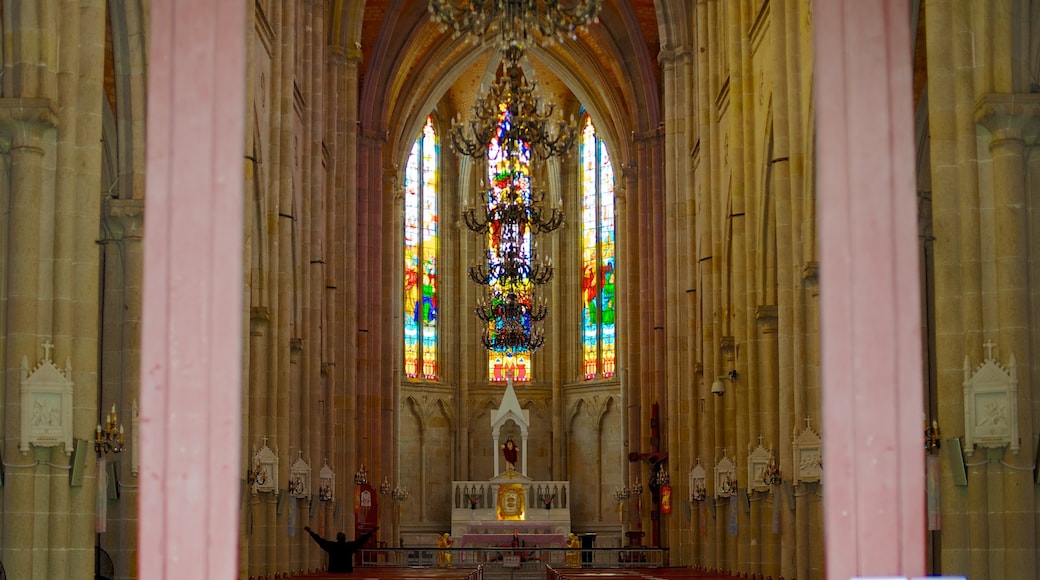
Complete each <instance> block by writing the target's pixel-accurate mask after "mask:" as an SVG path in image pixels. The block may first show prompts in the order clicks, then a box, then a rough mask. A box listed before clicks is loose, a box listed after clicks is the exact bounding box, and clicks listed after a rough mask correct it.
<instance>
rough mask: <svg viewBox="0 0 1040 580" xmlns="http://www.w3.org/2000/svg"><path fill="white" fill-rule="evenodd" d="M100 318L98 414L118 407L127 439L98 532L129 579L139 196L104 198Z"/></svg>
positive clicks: (133, 528) (134, 498) (134, 494)
mask: <svg viewBox="0 0 1040 580" xmlns="http://www.w3.org/2000/svg"><path fill="white" fill-rule="evenodd" d="M105 209H106V210H107V212H106V216H105V217H104V218H103V219H104V221H105V223H106V225H107V227H106V228H105V231H106V232H107V235H106V237H105V245H104V250H103V251H104V252H105V260H104V264H105V268H104V272H103V273H102V275H103V276H104V277H105V284H104V286H103V287H104V288H105V295H103V296H101V300H102V301H104V311H105V312H107V313H108V315H107V316H105V317H104V320H103V321H102V323H103V328H102V341H101V349H102V352H101V361H102V362H101V369H100V371H101V373H102V377H101V384H102V395H103V396H102V397H101V398H100V401H101V407H100V410H99V411H100V416H101V417H104V414H105V413H106V412H107V410H108V409H110V408H111V406H112V405H113V404H117V405H118V416H119V419H120V423H122V424H123V426H124V428H125V429H126V434H127V442H126V448H125V449H124V450H123V452H122V453H121V454H120V455H118V456H116V457H114V458H111V459H114V460H118V461H119V463H118V465H119V472H118V474H119V482H120V493H121V495H120V499H119V502H118V503H116V504H114V505H113V506H112V508H111V509H110V511H109V520H110V524H109V528H108V533H106V534H105V535H103V536H102V538H101V546H102V547H103V548H105V549H106V550H107V551H108V552H109V555H111V556H112V560H113V562H114V563H115V565H116V573H117V575H119V576H122V577H127V578H129V577H133V575H134V570H133V566H132V563H133V562H134V561H135V560H136V557H137V513H138V500H139V496H138V489H139V488H138V482H137V473H138V471H137V465H136V461H137V459H139V457H140V456H139V453H138V450H139V447H140V438H139V435H140V434H139V432H138V431H132V430H131V419H132V417H133V411H134V410H133V408H132V404H133V403H134V402H136V401H138V400H140V384H141V373H140V369H141V333H140V329H141V322H142V321H141V314H142V313H141V305H142V300H143V295H142V291H141V286H142V281H143V270H142V268H143V266H144V248H143V245H142V240H143V236H144V202H143V201H142V200H140V199H111V200H108V201H107V202H106V208H105Z"/></svg>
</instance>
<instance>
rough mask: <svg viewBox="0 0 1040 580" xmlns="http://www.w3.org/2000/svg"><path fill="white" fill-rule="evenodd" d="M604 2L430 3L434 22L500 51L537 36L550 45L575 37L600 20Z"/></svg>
mask: <svg viewBox="0 0 1040 580" xmlns="http://www.w3.org/2000/svg"><path fill="white" fill-rule="evenodd" d="M566 4H569V6H566ZM601 4H602V1H601V0H570V1H569V2H567V1H561V0H430V4H429V9H430V19H431V20H433V21H434V22H437V23H440V25H441V27H442V29H443V30H447V29H448V28H451V29H452V34H453V35H454V36H455V37H456V38H458V37H459V36H461V35H463V34H465V35H467V36H469V37H471V38H474V39H479V40H480V42H494V43H496V44H497V45H498V46H499V48H502V49H505V48H508V47H510V46H519V47H524V46H526V45H527V43H528V42H529V41H530V39H531V36H532V35H533V34H537V35H538V36H540V37H541V40H542V41H543V42H544V43H546V44H551V43H554V42H557V41H561V42H562V41H563V40H564V39H565V38H572V39H573V38H575V37H576V36H577V31H578V30H581V29H583V28H585V27H587V26H588V25H589V24H593V23H595V22H598V21H599V10H600V5H601Z"/></svg>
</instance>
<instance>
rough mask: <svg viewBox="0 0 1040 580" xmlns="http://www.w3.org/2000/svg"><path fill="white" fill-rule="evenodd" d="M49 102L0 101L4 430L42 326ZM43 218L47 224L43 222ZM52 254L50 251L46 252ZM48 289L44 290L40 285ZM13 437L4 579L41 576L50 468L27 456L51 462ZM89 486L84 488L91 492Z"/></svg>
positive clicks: (12, 427)
mask: <svg viewBox="0 0 1040 580" xmlns="http://www.w3.org/2000/svg"><path fill="white" fill-rule="evenodd" d="M52 106H53V105H52V104H51V102H50V101H48V100H45V99H2V100H0V142H2V144H3V147H4V149H5V150H6V151H7V156H8V158H9V160H10V168H9V170H8V173H7V175H6V176H5V177H8V179H7V180H6V182H5V183H3V184H2V185H0V187H4V188H5V189H6V190H7V194H8V196H7V199H8V201H9V206H8V208H5V213H7V219H8V223H7V224H6V230H7V239H6V240H5V241H4V245H5V248H6V251H7V255H6V257H5V260H4V261H5V262H6V264H7V271H6V272H5V275H6V279H5V280H4V281H3V283H4V285H5V286H6V305H5V310H4V317H5V318H6V325H7V334H6V348H5V349H4V352H3V356H4V359H5V366H4V368H5V369H6V379H5V381H4V383H5V385H6V387H5V393H4V414H5V418H4V421H5V424H6V425H7V426H8V429H7V431H8V432H9V433H17V432H18V429H17V426H18V425H20V424H21V416H20V414H21V409H22V404H23V403H24V402H23V401H22V400H21V395H20V389H19V384H20V370H19V364H20V362H21V361H22V359H23V358H27V359H28V360H29V361H30V363H31V364H33V365H35V364H36V363H37V362H38V361H39V359H40V355H41V354H43V353H42V352H41V348H40V344H41V343H42V342H43V339H44V338H47V336H46V335H43V336H41V332H42V333H48V332H50V325H49V324H48V325H47V326H44V325H43V322H44V316H43V314H42V313H41V310H46V308H44V307H43V306H42V305H41V304H40V292H41V287H40V278H41V268H42V265H41V258H42V255H41V254H42V249H41V244H40V240H41V238H42V237H44V236H45V235H46V234H50V236H48V237H49V239H53V238H52V236H53V226H49V227H45V226H44V224H45V220H44V219H43V213H44V212H43V209H42V207H41V205H42V200H43V199H44V198H45V197H47V196H45V194H44V181H43V178H44V141H45V138H44V134H45V132H47V131H48V130H49V129H51V128H52V127H54V125H55V123H56V121H57V117H56V115H55V112H54V110H53V109H52ZM46 223H50V222H49V220H47V221H46ZM48 258H49V259H51V260H52V259H53V256H48ZM47 292H48V294H49V293H50V289H47ZM18 446H19V441H18V438H17V437H11V438H9V439H7V440H6V441H5V445H4V462H5V463H7V464H8V467H7V468H6V474H5V475H6V477H5V479H4V486H3V490H2V491H3V498H4V501H3V505H4V517H3V552H2V557H0V559H2V561H3V562H4V567H5V569H6V570H7V571H8V573H9V574H10V575H11V576H12V577H20V578H41V577H44V576H46V575H47V573H48V572H47V570H48V568H47V555H48V550H47V549H40V548H41V546H42V547H49V546H50V542H49V541H48V540H47V534H48V517H47V511H48V508H49V506H48V504H47V499H48V494H47V493H46V489H47V487H46V485H45V483H46V481H47V479H48V478H47V475H49V471H50V468H49V467H45V468H43V469H40V468H38V467H35V466H34V461H39V460H41V459H42V461H44V462H45V463H48V462H50V461H51V453H50V450H49V449H46V448H39V449H35V450H34V451H33V452H31V453H30V454H29V455H28V456H26V455H23V454H21V453H19V452H18ZM92 490H93V487H92V486H89V485H88V486H86V487H85V491H86V492H87V493H91V492H92Z"/></svg>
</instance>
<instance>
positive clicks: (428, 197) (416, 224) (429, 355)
mask: <svg viewBox="0 0 1040 580" xmlns="http://www.w3.org/2000/svg"><path fill="white" fill-rule="evenodd" d="M439 147H440V146H439V144H438V143H437V134H436V132H435V131H434V128H433V119H432V118H431V117H427V118H426V126H425V127H423V130H422V133H421V134H420V135H419V138H418V139H416V140H415V143H414V144H413V145H412V152H411V154H410V155H408V164H407V166H406V167H405V174H404V373H405V376H406V377H408V378H411V379H417V378H424V379H437V376H438V373H439V369H438V364H437V318H438V307H437V254H438V246H439V243H440V238H439V235H438V234H439V232H438V226H439V223H438V216H437V182H438V171H437V160H438V153H439Z"/></svg>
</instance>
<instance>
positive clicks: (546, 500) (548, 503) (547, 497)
mask: <svg viewBox="0 0 1040 580" xmlns="http://www.w3.org/2000/svg"><path fill="white" fill-rule="evenodd" d="M538 499H540V500H541V501H542V505H544V506H545V509H547V510H548V509H552V503H553V502H554V501H556V494H555V493H549V492H544V493H542V494H540V495H539V498H538Z"/></svg>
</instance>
